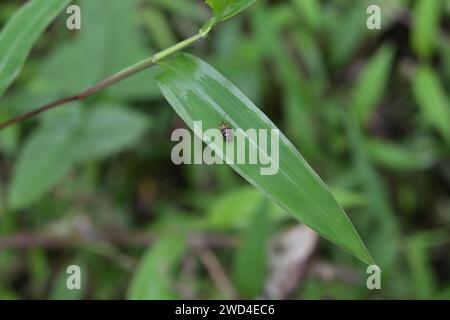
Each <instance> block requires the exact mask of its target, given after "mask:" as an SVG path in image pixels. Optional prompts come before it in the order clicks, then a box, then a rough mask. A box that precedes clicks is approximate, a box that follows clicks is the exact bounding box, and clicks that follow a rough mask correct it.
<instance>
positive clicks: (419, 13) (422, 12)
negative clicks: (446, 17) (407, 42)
mask: <svg viewBox="0 0 450 320" xmlns="http://www.w3.org/2000/svg"><path fill="white" fill-rule="evenodd" d="M441 12H442V2H441V1H430V0H419V1H417V4H416V6H415V7H414V15H413V18H414V20H413V26H412V33H411V37H412V45H413V48H414V49H415V51H416V52H417V54H418V55H419V56H420V57H422V58H428V57H429V56H430V55H431V54H432V53H433V50H434V48H435V46H436V40H437V36H438V34H439V20H440V16H441Z"/></svg>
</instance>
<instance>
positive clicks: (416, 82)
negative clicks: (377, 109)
mask: <svg viewBox="0 0 450 320" xmlns="http://www.w3.org/2000/svg"><path fill="white" fill-rule="evenodd" d="M412 87H413V88H412V89H413V92H414V96H415V97H416V101H417V104H418V105H419V107H420V110H421V111H422V114H423V116H424V118H425V119H426V120H427V121H428V123H429V124H430V125H431V126H433V127H434V128H435V129H436V130H437V131H439V132H440V133H441V135H442V136H443V137H444V139H445V140H446V142H447V143H450V121H449V119H450V101H449V97H448V96H447V95H446V93H445V89H444V87H443V86H442V84H441V82H440V81H439V77H438V76H437V75H436V73H435V72H434V71H433V70H432V69H431V68H430V67H428V66H421V67H419V68H418V70H417V71H416V74H415V76H414V77H413V83H412Z"/></svg>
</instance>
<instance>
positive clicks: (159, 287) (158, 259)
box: [127, 235, 186, 300]
mask: <svg viewBox="0 0 450 320" xmlns="http://www.w3.org/2000/svg"><path fill="white" fill-rule="evenodd" d="M185 242H186V239H185V238H184V237H182V236H180V235H172V236H165V237H162V238H161V239H159V241H158V242H157V243H156V244H154V245H153V246H151V247H149V248H148V250H147V252H146V253H145V254H144V255H143V256H142V258H141V260H140V262H139V265H138V267H137V269H136V272H135V273H134V275H133V279H132V280H131V284H130V287H129V288H128V294H127V298H128V299H132V300H146V299H158V300H163V299H176V298H177V296H176V294H175V292H174V290H173V285H172V283H171V281H172V279H173V278H174V275H173V271H174V268H175V267H176V266H177V264H178V263H179V261H180V259H181V258H182V255H183V253H184V251H185V247H186V243H185Z"/></svg>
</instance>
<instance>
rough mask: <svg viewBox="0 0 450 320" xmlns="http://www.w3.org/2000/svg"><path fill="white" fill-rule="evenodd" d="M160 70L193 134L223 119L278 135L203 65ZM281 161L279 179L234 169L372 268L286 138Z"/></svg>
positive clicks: (193, 62) (179, 60)
mask: <svg viewBox="0 0 450 320" xmlns="http://www.w3.org/2000/svg"><path fill="white" fill-rule="evenodd" d="M161 67H162V68H163V73H162V74H161V75H159V76H158V77H157V80H158V84H159V86H160V88H161V91H162V93H163V95H164V96H165V97H166V99H167V100H168V101H169V103H170V104H171V105H172V107H173V108H174V109H175V111H176V112H177V113H178V115H179V116H180V117H181V118H182V119H183V120H184V121H185V122H186V123H187V124H188V126H189V127H190V128H191V129H192V128H193V125H194V121H202V125H203V130H206V129H208V128H217V126H218V125H219V122H220V120H221V119H222V117H223V116H224V115H225V114H226V115H227V120H228V121H229V122H230V123H231V125H232V127H233V128H241V129H242V130H244V131H246V130H248V129H252V128H253V129H267V130H271V129H276V126H275V125H274V124H273V123H272V122H271V121H270V120H269V119H268V118H267V117H266V116H265V115H264V114H263V113H262V112H261V111H260V110H259V109H258V108H257V107H256V106H255V105H254V104H253V103H252V102H251V101H250V100H249V99H248V98H247V97H246V96H245V95H244V94H243V93H242V92H240V91H239V89H237V88H236V87H235V86H234V85H233V84H232V83H231V82H230V81H228V80H227V79H226V78H225V77H223V76H222V75H221V74H220V73H219V72H218V71H216V70H215V69H213V68H212V67H211V66H209V65H208V64H207V63H205V62H203V61H202V60H201V59H199V58H196V57H194V56H192V55H188V54H181V55H179V56H177V57H176V58H175V59H173V60H171V61H169V62H166V63H163V64H161ZM201 138H203V137H201ZM251 139H252V138H251V137H249V136H246V137H245V140H246V144H247V145H249V143H252V144H253V143H254V144H256V145H258V144H257V141H251ZM205 140H206V139H205ZM230 144H234V142H230ZM210 146H213V147H216V148H217V144H216V143H215V142H210ZM279 155H280V156H279V171H278V172H277V173H276V174H275V175H261V174H260V167H259V166H255V165H249V164H233V165H232V167H233V169H235V170H236V171H237V172H238V173H239V174H240V175H241V176H243V177H244V178H245V179H246V180H247V181H249V182H250V183H251V184H253V185H254V186H255V187H256V188H257V189H259V190H260V191H262V192H264V193H265V194H266V195H267V196H268V197H269V198H271V199H272V200H274V201H275V202H276V203H278V205H280V206H281V207H282V208H284V209H285V210H287V211H288V212H290V213H291V214H292V215H294V216H295V217H296V218H297V219H298V220H300V221H302V222H303V223H305V224H307V225H309V226H310V227H311V228H313V229H314V230H316V231H317V232H319V233H320V234H321V235H322V236H324V237H325V238H327V239H329V240H331V241H332V242H334V243H336V244H337V245H339V246H341V247H342V248H344V249H346V250H347V251H349V252H351V253H352V254H353V255H355V256H356V257H358V258H359V259H361V260H362V261H364V262H366V263H369V264H370V263H372V259H371V257H370V255H369V253H368V251H367V249H366V247H365V246H364V244H363V242H362V241H361V239H360V238H359V236H358V233H357V232H356V230H355V228H354V227H353V225H352V223H351V222H350V220H349V219H348V217H347V216H346V214H345V213H344V211H343V210H342V208H341V207H340V205H339V204H338V203H337V202H336V200H335V199H334V197H333V195H332V194H331V192H330V191H329V190H328V188H327V186H326V185H325V184H324V183H323V181H322V180H321V179H320V178H319V176H317V174H316V173H315V172H314V171H313V169H311V167H310V166H309V165H308V164H307V162H306V161H305V160H304V159H303V157H302V156H301V155H300V153H299V152H298V151H297V150H296V149H295V147H294V146H293V145H292V143H291V142H290V141H289V140H288V139H287V138H286V137H285V136H284V135H283V134H280V149H279ZM272 160H273V159H272Z"/></svg>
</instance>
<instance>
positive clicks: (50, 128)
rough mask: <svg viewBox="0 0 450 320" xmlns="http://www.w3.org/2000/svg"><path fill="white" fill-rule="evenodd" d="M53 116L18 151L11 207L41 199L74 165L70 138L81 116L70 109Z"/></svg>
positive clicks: (12, 182)
mask: <svg viewBox="0 0 450 320" xmlns="http://www.w3.org/2000/svg"><path fill="white" fill-rule="evenodd" d="M68 108H77V106H76V105H72V106H69V107H68ZM52 120H53V121H49V122H46V123H44V124H43V125H42V126H41V127H40V128H39V129H38V130H36V131H34V133H33V135H32V136H31V137H30V138H29V139H28V140H27V141H26V143H25V145H24V147H23V149H22V151H21V153H20V155H19V159H18V160H17V163H16V165H15V167H14V171H13V176H12V181H11V185H10V189H9V194H8V202H9V206H10V207H11V208H12V209H21V208H23V207H25V206H27V205H28V204H31V203H33V202H34V201H35V200H37V199H39V198H40V197H41V196H42V195H44V194H45V192H47V191H48V190H49V189H50V188H51V187H52V186H54V185H55V184H56V183H57V182H58V181H59V180H60V179H61V178H62V177H63V176H64V175H65V174H66V173H67V171H68V170H69V169H70V167H71V165H72V159H71V157H70V149H71V142H72V139H73V136H74V134H75V132H76V129H77V127H78V126H79V121H80V118H79V116H78V115H77V114H76V113H75V114H74V113H72V112H67V113H63V114H62V115H60V116H58V117H55V118H54V119H52Z"/></svg>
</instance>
